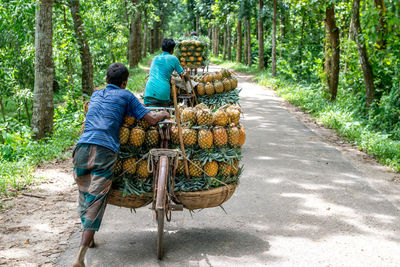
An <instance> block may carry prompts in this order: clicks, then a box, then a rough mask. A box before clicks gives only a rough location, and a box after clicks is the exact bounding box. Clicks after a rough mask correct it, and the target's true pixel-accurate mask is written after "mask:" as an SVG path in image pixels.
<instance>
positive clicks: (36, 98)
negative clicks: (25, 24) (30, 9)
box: [32, 0, 54, 139]
mask: <svg viewBox="0 0 400 267" xmlns="http://www.w3.org/2000/svg"><path fill="white" fill-rule="evenodd" d="M52 14H53V0H37V6H36V23H35V25H36V30H35V84H34V92H33V114H32V137H33V138H35V139H40V138H43V137H45V136H46V135H48V134H50V133H51V132H52V131H53V114H54V104H53V79H54V62H53V16H52Z"/></svg>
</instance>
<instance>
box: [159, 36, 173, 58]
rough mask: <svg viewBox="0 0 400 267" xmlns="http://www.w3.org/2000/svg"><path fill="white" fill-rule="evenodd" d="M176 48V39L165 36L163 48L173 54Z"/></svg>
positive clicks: (162, 43)
mask: <svg viewBox="0 0 400 267" xmlns="http://www.w3.org/2000/svg"><path fill="white" fill-rule="evenodd" d="M174 48H175V41H174V39H168V38H164V39H163V40H162V42H161V49H162V51H164V52H168V53H170V54H172V53H173V52H174Z"/></svg>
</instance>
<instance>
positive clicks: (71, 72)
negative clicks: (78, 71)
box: [63, 7, 74, 90]
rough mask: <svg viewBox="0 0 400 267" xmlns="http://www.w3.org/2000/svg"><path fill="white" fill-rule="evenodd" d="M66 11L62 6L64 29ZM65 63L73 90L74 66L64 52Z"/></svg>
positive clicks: (66, 26) (66, 23)
mask: <svg viewBox="0 0 400 267" xmlns="http://www.w3.org/2000/svg"><path fill="white" fill-rule="evenodd" d="M66 13H67V12H66V11H65V7H63V15H64V27H65V29H68V28H69V27H68V22H67V14H66ZM65 65H66V66H67V72H68V82H69V86H70V88H71V89H72V90H73V89H74V66H73V64H72V60H71V57H70V55H69V54H66V56H65Z"/></svg>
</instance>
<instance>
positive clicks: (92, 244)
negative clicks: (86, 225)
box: [89, 238, 96, 248]
mask: <svg viewBox="0 0 400 267" xmlns="http://www.w3.org/2000/svg"><path fill="white" fill-rule="evenodd" d="M95 246H96V244H95V243H94V238H93V239H92V241H90V243H89V248H94V247H95Z"/></svg>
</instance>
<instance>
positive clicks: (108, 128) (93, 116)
mask: <svg viewBox="0 0 400 267" xmlns="http://www.w3.org/2000/svg"><path fill="white" fill-rule="evenodd" d="M148 112H149V110H147V109H146V108H145V107H144V106H143V105H142V103H140V102H139V100H138V99H137V98H136V97H135V95H134V94H133V93H132V92H130V91H128V90H125V89H120V88H119V87H118V86H116V85H114V84H108V85H107V87H106V88H105V89H101V90H97V91H94V92H93V94H92V97H91V98H90V102H89V109H88V112H87V114H86V122H85V131H84V132H83V134H82V135H81V137H80V138H79V141H78V144H94V145H99V146H104V147H107V148H109V149H111V150H114V151H115V152H117V153H118V149H119V145H120V142H119V128H120V127H121V124H122V122H123V119H124V117H125V116H129V117H135V118H136V119H138V120H140V119H141V118H142V117H143V116H144V115H145V114H146V113H148Z"/></svg>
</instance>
